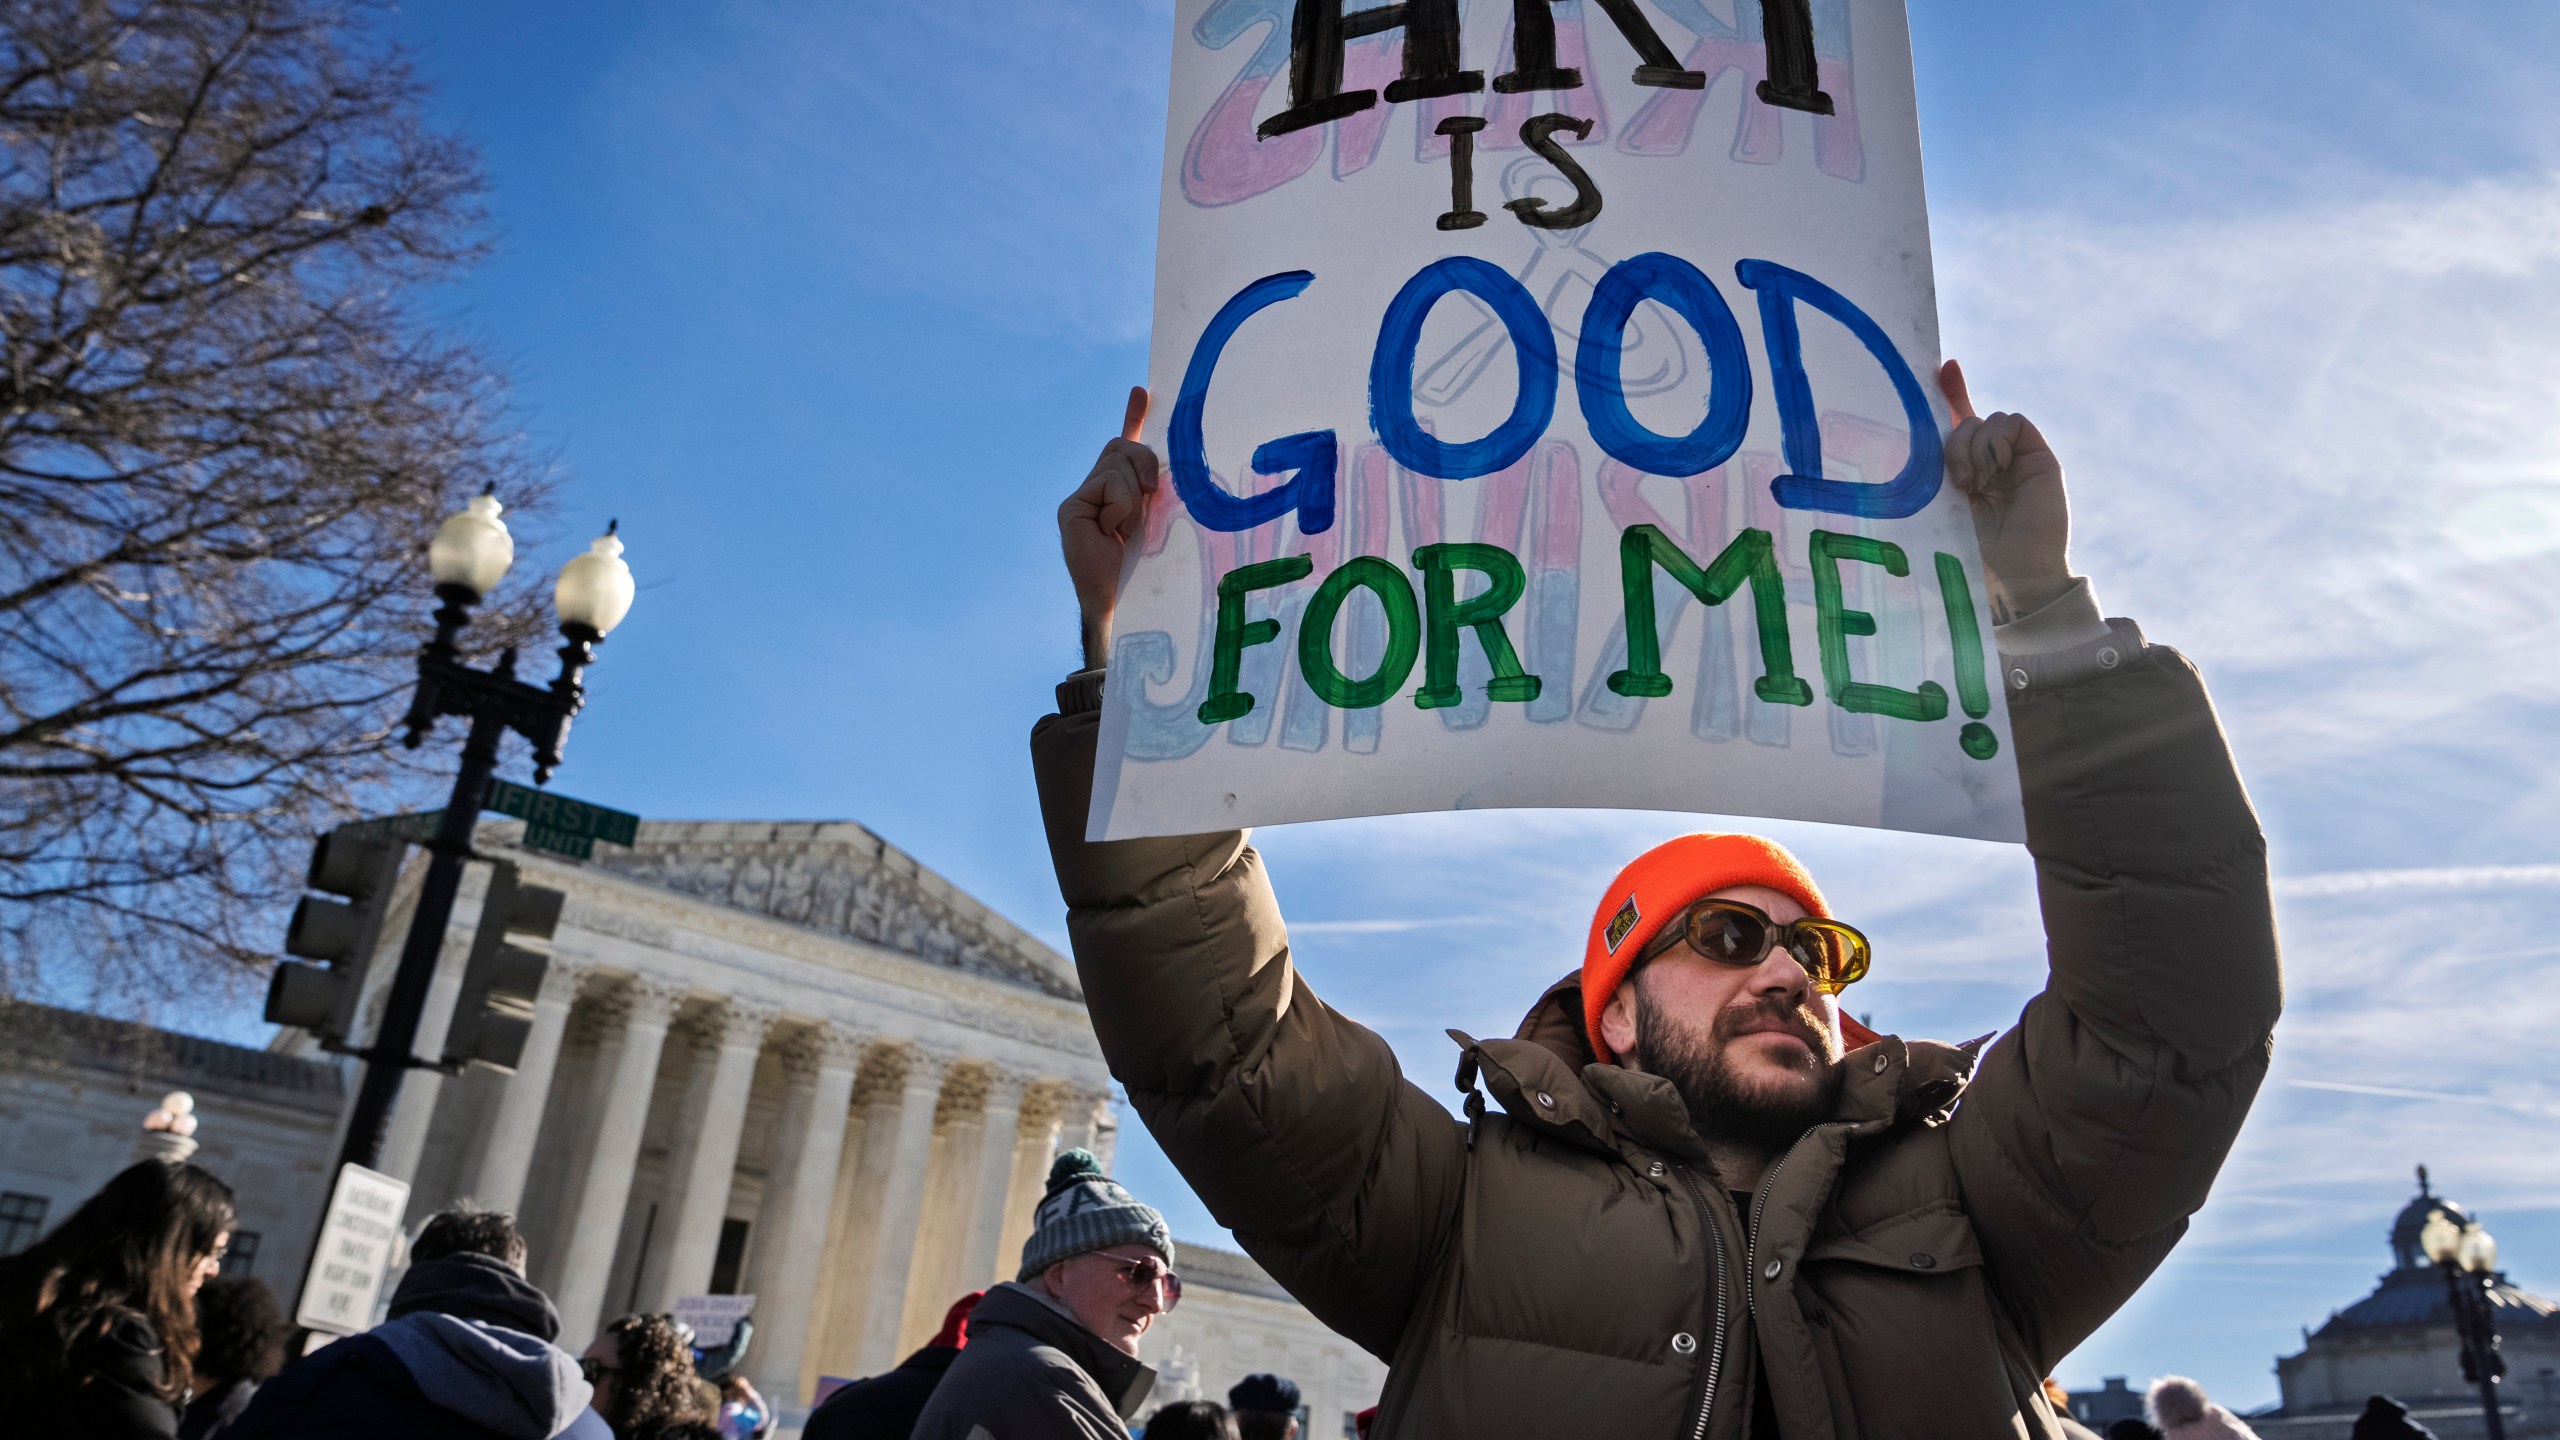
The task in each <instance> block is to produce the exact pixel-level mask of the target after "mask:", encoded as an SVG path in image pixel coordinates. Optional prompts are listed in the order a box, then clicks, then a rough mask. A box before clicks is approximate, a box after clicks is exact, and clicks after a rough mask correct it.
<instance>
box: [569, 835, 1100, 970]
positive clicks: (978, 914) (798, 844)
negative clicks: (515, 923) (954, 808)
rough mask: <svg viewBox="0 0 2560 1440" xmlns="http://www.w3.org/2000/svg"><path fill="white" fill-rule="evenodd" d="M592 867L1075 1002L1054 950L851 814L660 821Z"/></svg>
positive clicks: (604, 850)
mask: <svg viewBox="0 0 2560 1440" xmlns="http://www.w3.org/2000/svg"><path fill="white" fill-rule="evenodd" d="M589 863H591V864H592V865H593V866H595V868H597V869H600V870H605V871H608V872H610V873H612V874H614V875H618V876H621V877H623V878H624V879H628V880H633V881H637V882H639V883H641V884H644V885H650V886H654V887H657V888H660V889H665V890H670V891H674V892H676V893H678V894H682V895H687V896H691V897H693V898H695V899H698V900H707V901H711V902H712V903H714V904H720V905H728V906H734V907H736V908H738V909H741V910H748V911H752V912H754V913H756V914H759V915H766V916H770V917H772V918H774V919H777V920H781V921H784V922H786V923H788V924H793V925H801V926H806V927H808V928H810V929H813V930H817V931H821V932H823V933H827V934H832V935H842V936H847V937H850V938H852V939H856V940H860V941H864V942H866V943H868V944H872V945H877V946H880V947H882V948H884V949H888V950H894V951H896V952H898V953H900V954H904V955H909V956H913V957H914V958H916V959H919V960H924V961H928V962H931V963H933V964H937V965H947V966H950V967H951V968H953V969H956V970H963V971H967V972H969V973H971V974H976V975H983V976H988V977H990V978H993V979H999V980H1008V981H1011V982H1013V983H1015V984H1017V985H1029V986H1032V987H1034V988H1037V989H1039V990H1042V991H1045V992H1047V993H1049V994H1051V995H1055V996H1058V997H1059V998H1061V999H1066V1000H1076V1001H1081V1000H1082V999H1083V998H1084V994H1083V991H1082V989H1081V988H1079V987H1078V985H1077V984H1076V978H1075V967H1074V966H1073V965H1072V964H1071V963H1070V962H1069V961H1068V960H1067V958H1066V957H1065V956H1063V955H1061V954H1059V953H1058V952H1057V951H1056V950H1053V949H1051V948H1050V947H1049V946H1047V945H1045V944H1042V943H1041V942H1040V941H1039V940H1038V939H1037V938H1036V937H1034V936H1032V935H1031V934H1030V933H1029V932H1027V931H1025V930H1023V929H1022V928H1021V927H1020V926H1018V925H1015V924H1014V923H1013V922H1012V921H1010V920H1007V919H1005V918H1004V917H1003V916H1002V915H999V914H997V913H996V912H995V911H993V910H991V909H989V908H987V906H985V905H984V904H982V903H980V902H979V901H978V900H976V899H974V898H972V897H971V896H970V895H968V894H967V893H966V892H964V891H962V890H961V889H960V888H959V887H958V886H955V885H953V884H952V883H951V882H950V881H948V880H945V879H943V878H942V877H941V876H940V875H937V874H935V873H934V872H933V871H932V870H930V869H928V868H926V867H925V866H924V865H923V864H922V863H921V862H919V861H918V860H917V859H916V858H915V857H914V856H912V855H909V854H908V853H906V852H905V851H903V850H901V849H899V848H898V847H897V846H895V845H892V844H890V843H889V842H888V841H886V840H883V839H881V838H880V837H879V836H878V835H876V834H873V833H872V832H871V831H870V830H869V829H868V828H866V827H864V826H862V825H859V824H856V823H854V822H852V821H849V820H830V821H750V820H657V821H646V822H643V823H642V824H641V826H640V833H639V837H638V843H636V844H634V845H632V846H630V847H628V848H625V847H622V846H617V845H600V846H598V847H596V852H595V855H594V857H593V859H592V860H591V861H590V862H589Z"/></svg>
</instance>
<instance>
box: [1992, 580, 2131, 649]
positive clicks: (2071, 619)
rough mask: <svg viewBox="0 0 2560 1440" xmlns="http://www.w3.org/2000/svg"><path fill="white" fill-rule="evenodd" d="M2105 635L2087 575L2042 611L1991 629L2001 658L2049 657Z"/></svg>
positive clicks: (2073, 582)
mask: <svg viewBox="0 0 2560 1440" xmlns="http://www.w3.org/2000/svg"><path fill="white" fill-rule="evenodd" d="M2106 634H2107V622H2106V620H2105V619H2104V618H2103V617H2101V616H2100V615H2099V613H2098V596H2097V592H2096V591H2094V590H2092V589H2090V588H2089V581H2088V579H2087V577H2085V576H2083V577H2081V578H2078V579H2075V580H2073V581H2072V582H2071V588H2070V589H2068V590H2065V591H2063V592H2062V593H2061V594H2059V595H2057V596H2055V597H2053V599H2051V600H2049V601H2047V602H2045V604H2044V606H2043V608H2041V609H2038V610H2032V611H2029V612H2028V613H2026V614H2024V615H2021V616H2019V617H2018V618H2017V619H2015V620H2012V621H2010V622H2009V623H2008V624H2006V625H1994V626H1992V627H1991V640H1992V643H1993V644H1994V645H1996V646H1997V647H1999V650H2000V653H2001V654H2002V655H2047V654H2051V653H2052V652H2054V651H2056V650H2069V649H2071V648H2073V647H2075V646H2080V645H2086V644H2088V643H2089V642H2090V641H2092V640H2103V639H2105V638H2106Z"/></svg>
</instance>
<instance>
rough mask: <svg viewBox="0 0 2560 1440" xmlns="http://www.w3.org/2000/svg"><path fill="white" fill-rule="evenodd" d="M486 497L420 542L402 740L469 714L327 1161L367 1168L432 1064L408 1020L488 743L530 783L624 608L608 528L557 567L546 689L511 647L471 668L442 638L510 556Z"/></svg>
mask: <svg viewBox="0 0 2560 1440" xmlns="http://www.w3.org/2000/svg"><path fill="white" fill-rule="evenodd" d="M499 509H500V506H499V504H498V501H497V497H496V496H494V495H489V494H483V495H480V496H478V497H477V498H475V499H473V500H472V501H471V503H470V504H469V505H467V506H465V507H464V508H463V510H462V511H461V512H460V513H459V514H456V515H454V516H453V517H452V518H450V519H448V520H446V521H445V522H444V524H443V525H442V526H441V527H440V528H439V529H438V530H437V531H436V535H435V539H434V541H433V543H431V544H430V545H429V546H428V547H427V564H428V568H429V570H431V571H432V572H433V573H434V575H435V580H436V597H437V598H438V599H440V600H442V601H443V602H444V604H443V605H442V606H440V607H438V609H437V610H436V617H435V618H436V633H435V638H434V639H433V640H430V641H428V642H427V647H426V649H425V650H424V651H422V652H420V654H419V656H418V689H417V693H416V695H415V696H414V697H412V699H411V700H410V703H409V715H408V720H407V725H408V734H407V735H406V736H404V737H403V739H402V743H403V744H405V745H407V746H408V747H409V748H411V749H413V750H414V749H416V748H417V747H418V746H419V744H420V743H422V742H423V741H424V740H425V739H426V738H427V733H428V732H429V731H430V730H432V729H434V728H435V723H436V721H437V720H438V719H439V718H440V717H442V716H446V715H461V716H467V717H469V719H470V721H471V730H470V733H469V735H468V736H467V737H466V738H465V739H464V740H463V742H462V768H461V771H460V773H458V774H456V775H455V776H454V780H453V798H452V799H451V800H449V801H447V802H446V804H445V807H444V815H443V816H442V818H441V820H440V821H439V823H438V825H437V827H436V834H435V838H434V839H433V840H430V841H428V842H426V843H427V850H428V851H429V854H430V859H429V860H428V863H427V876H426V883H425V885H424V887H423V888H422V889H421V890H420V891H419V894H418V909H417V914H416V916H415V918H413V919H412V920H411V921H410V924H409V938H408V940H407V942H406V943H405V944H403V945H402V947H401V950H400V968H399V969H398V970H397V971H396V972H394V974H393V975H392V979H391V993H390V996H389V998H388V1000H387V1001H386V1002H385V1003H384V1006H383V1011H382V1024H381V1026H380V1027H379V1028H378V1029H376V1030H375V1032H374V1039H373V1044H372V1046H371V1047H370V1048H369V1049H367V1050H365V1051H362V1052H360V1054H361V1058H362V1059H363V1061H364V1079H363V1082H362V1083H361V1084H360V1085H359V1086H358V1087H357V1090H356V1102H355V1108H354V1110H353V1111H352V1112H350V1113H349V1115H348V1117H347V1135H346V1140H345V1142H344V1143H343V1144H342V1145H340V1147H339V1150H338V1165H337V1166H333V1167H332V1168H331V1173H332V1174H335V1173H337V1170H338V1168H340V1167H343V1166H346V1165H350V1164H354V1165H362V1166H365V1167H366V1168H368V1169H370V1168H372V1167H373V1166H374V1164H375V1163H376V1161H377V1160H379V1158H380V1157H381V1154H382V1142H383V1137H384V1134H385V1132H386V1131H387V1130H388V1129H389V1126H390V1122H391V1108H392V1106H393V1104H394V1103H395V1102H397V1101H398V1100H399V1098H400V1084H401V1081H402V1080H403V1079H405V1078H406V1077H407V1075H408V1072H409V1071H410V1070H412V1069H414V1068H416V1067H418V1066H421V1065H432V1064H434V1063H436V1062H434V1061H429V1060H420V1059H418V1058H417V1055H416V1050H417V1042H418V1022H419V1020H420V1019H421V1018H422V1017H423V1015H424V1012H425V1010H426V1004H427V990H428V987H429V986H430V985H431V984H432V983H433V981H434V980H435V973H436V962H437V960H438V958H439V957H440V956H441V955H442V953H443V950H444V932H445V926H446V924H447V923H448V922H449V921H450V920H451V919H452V917H453V900H454V895H455V893H456V892H457V891H459V890H460V889H461V887H462V866H463V862H464V861H466V860H469V859H470V858H471V828H472V825H473V823H474V822H475V821H477V820H478V818H479V815H480V806H481V801H482V799H483V798H484V797H485V796H486V795H487V794H488V789H489V776H490V773H491V772H492V771H493V770H494V769H495V768H496V767H497V761H498V741H499V739H500V738H501V737H503V736H504V735H505V734H506V732H507V731H509V730H513V731H515V732H516V733H518V734H520V735H522V736H524V738H525V739H527V740H529V741H531V742H532V744H533V766H534V768H533V778H534V783H536V784H542V783H544V782H547V781H549V780H550V778H551V772H552V771H553V770H555V769H557V768H559V765H560V747H561V746H562V744H564V743H565V742H566V741H567V739H568V736H569V721H570V719H571V718H572V717H574V716H575V715H576V714H577V713H578V709H579V707H580V706H581V705H583V704H585V703H586V687H585V686H584V684H583V683H581V679H580V677H581V676H582V675H583V674H584V673H585V671H586V668H587V666H588V665H589V664H591V663H593V661H594V660H595V647H596V645H597V644H598V643H599V642H601V641H602V640H603V639H604V637H605V636H606V634H607V633H609V632H610V631H611V630H612V629H613V627H614V626H616V625H619V624H621V623H622V617H623V616H624V615H625V614H628V613H629V612H630V609H631V596H632V583H631V567H630V566H628V565H626V564H624V563H623V561H622V541H621V539H620V538H619V537H618V536H617V535H616V534H615V533H614V530H615V528H618V526H617V527H611V528H608V529H607V530H606V531H605V533H604V534H603V535H602V536H601V537H599V538H598V539H597V540H596V541H595V543H594V544H593V545H591V546H590V547H588V549H587V551H586V553H584V554H582V555H579V556H578V557H576V558H575V559H573V560H571V561H570V562H569V563H568V564H567V565H565V566H563V567H561V570H560V580H559V583H558V584H557V585H556V586H554V587H553V590H552V604H553V607H554V608H555V609H556V610H557V611H558V612H559V616H560V633H561V634H562V635H564V636H566V637H567V638H568V643H567V644H565V645H563V646H561V647H560V675H559V678H557V679H555V680H553V681H552V682H551V684H550V686H549V687H548V688H545V687H542V686H537V685H532V684H528V683H526V682H525V681H522V680H519V679H517V678H516V676H515V668H516V652H515V651H514V650H512V649H510V650H508V651H507V652H506V653H505V654H503V655H501V656H499V657H498V663H497V665H496V666H495V667H494V668H493V669H489V670H474V669H472V668H471V667H470V666H468V665H465V664H463V663H462V660H461V658H460V657H459V656H458V655H457V654H456V653H455V651H454V645H453V640H454V636H455V635H456V634H458V633H460V631H461V629H462V627H463V626H464V625H467V624H469V623H470V621H471V607H472V606H474V605H476V604H478V603H480V601H481V600H482V599H483V598H485V597H486V596H487V595H488V593H489V592H490V591H491V590H494V589H496V588H497V585H498V582H499V581H500V580H501V579H503V578H505V576H506V573H507V567H508V566H509V565H511V564H513V563H514V561H515V540H514V538H513V537H511V536H510V535H508V533H507V527H506V525H505V523H504V522H502V521H501V520H499V518H498V512H499Z"/></svg>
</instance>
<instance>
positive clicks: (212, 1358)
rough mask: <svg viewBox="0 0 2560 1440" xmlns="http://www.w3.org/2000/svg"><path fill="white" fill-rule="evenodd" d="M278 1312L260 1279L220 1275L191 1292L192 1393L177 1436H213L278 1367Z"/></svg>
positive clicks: (199, 1439) (182, 1439)
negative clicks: (193, 1330) (193, 1336)
mask: <svg viewBox="0 0 2560 1440" xmlns="http://www.w3.org/2000/svg"><path fill="white" fill-rule="evenodd" d="M285 1331H286V1326H285V1323H284V1314H283V1312H282V1311H280V1310H278V1309H277V1308H276V1297H275V1292H274V1291H272V1290H269V1289H268V1288H267V1282H265V1281H264V1280H252V1279H250V1278H249V1277H248V1276H246V1275H224V1276H219V1277H217V1278H215V1279H212V1280H207V1281H206V1282H204V1288H203V1289H201V1290H198V1291H197V1292H196V1387H195V1388H196V1393H195V1396H194V1398H192V1399H190V1400H189V1401H187V1413H186V1414H185V1415H183V1416H181V1417H179V1420H178V1440H214V1437H215V1436H217V1435H220V1434H221V1433H222V1432H223V1431H224V1430H225V1429H227V1428H228V1427H229V1426H230V1424H231V1422H232V1421H234V1420H237V1419H239V1418H240V1412H241V1411H243V1410H246V1409H248V1408H249V1401H250V1399H251V1397H253V1396H255V1395H256V1394H257V1393H258V1387H259V1386H260V1385H261V1384H264V1383H265V1382H266V1379H267V1377H268V1376H270V1375H273V1374H275V1373H276V1372H277V1371H278V1370H281V1369H283V1368H284V1337H285Z"/></svg>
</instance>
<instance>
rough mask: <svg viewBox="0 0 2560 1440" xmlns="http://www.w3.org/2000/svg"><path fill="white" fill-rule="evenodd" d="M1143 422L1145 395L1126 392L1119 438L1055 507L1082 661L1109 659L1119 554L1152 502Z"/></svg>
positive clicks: (1152, 472) (1150, 456) (1142, 390)
mask: <svg viewBox="0 0 2560 1440" xmlns="http://www.w3.org/2000/svg"><path fill="white" fill-rule="evenodd" d="M1146 423H1147V391H1146V387H1145V386H1143V385H1136V386H1131V387H1130V389H1129V408H1128V410H1127V412H1126V413H1125V414H1123V415H1122V416H1121V418H1120V438H1119V439H1117V440H1114V441H1112V442H1110V443H1109V444H1107V445H1105V446H1103V447H1102V454H1101V455H1100V456H1099V457H1097V458H1096V459H1095V460H1094V462H1093V469H1092V470H1091V471H1089V472H1087V473H1086V475H1085V477H1084V483H1083V484H1081V485H1078V486H1077V487H1076V490H1075V493H1074V494H1072V495H1070V496H1068V497H1067V498H1066V501H1065V503H1063V504H1061V505H1060V506H1059V507H1058V546H1059V548H1060V549H1061V550H1063V551H1064V552H1065V553H1066V559H1067V579H1068V580H1069V581H1071V582H1073V583H1074V585H1075V587H1076V606H1077V608H1078V609H1079V610H1080V611H1081V612H1082V613H1083V635H1084V663H1085V664H1086V665H1087V666H1088V667H1090V666H1095V665H1100V664H1102V663H1104V662H1105V661H1106V660H1107V659H1109V658H1110V652H1111V612H1112V610H1113V608H1114V607H1115V606H1117V605H1118V603H1119V600H1120V564H1121V554H1122V552H1123V551H1124V550H1126V549H1127V548H1128V542H1129V541H1130V540H1131V539H1132V538H1134V537H1135V536H1137V535H1138V534H1139V533H1140V532H1141V531H1143V530H1144V529H1145V527H1146V521H1147V505H1148V502H1150V501H1151V500H1153V499H1154V498H1155V493H1156V484H1157V472H1156V452H1154V451H1153V450H1150V449H1148V448H1147V447H1146V446H1144V445H1141V444H1139V443H1138V432H1139V431H1140V430H1141V429H1143V428H1144V427H1145V425H1146Z"/></svg>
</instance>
